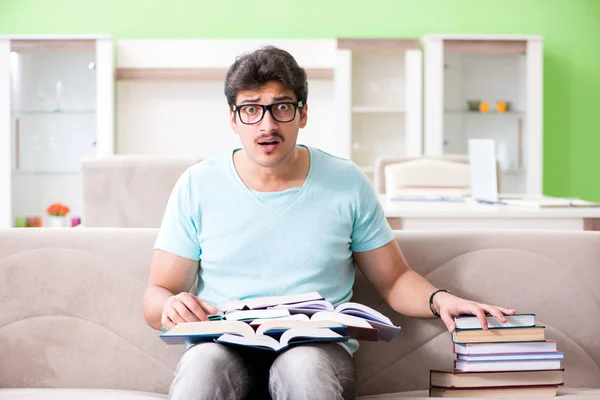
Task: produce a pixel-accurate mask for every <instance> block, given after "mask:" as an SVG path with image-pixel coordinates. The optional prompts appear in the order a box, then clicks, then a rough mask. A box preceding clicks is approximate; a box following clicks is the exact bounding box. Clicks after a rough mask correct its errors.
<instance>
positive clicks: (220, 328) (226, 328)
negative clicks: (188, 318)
mask: <svg viewBox="0 0 600 400" xmlns="http://www.w3.org/2000/svg"><path fill="white" fill-rule="evenodd" d="M220 333H235V334H239V335H244V336H254V329H252V327H251V326H250V325H248V324H246V323H245V322H240V321H202V322H182V323H180V324H177V325H175V326H174V327H172V328H171V329H169V330H168V331H167V332H165V333H163V334H162V335H161V336H180V335H214V334H220Z"/></svg>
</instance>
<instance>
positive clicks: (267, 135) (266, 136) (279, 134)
mask: <svg viewBox="0 0 600 400" xmlns="http://www.w3.org/2000/svg"><path fill="white" fill-rule="evenodd" d="M271 137H276V138H278V139H279V140H280V141H282V142H284V141H285V139H284V138H283V136H282V135H281V133H279V132H273V133H269V134H264V135H260V136H259V137H258V138H256V141H257V142H258V141H260V140H261V139H264V138H271Z"/></svg>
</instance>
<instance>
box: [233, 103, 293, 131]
mask: <svg viewBox="0 0 600 400" xmlns="http://www.w3.org/2000/svg"><path fill="white" fill-rule="evenodd" d="M302 106H304V104H303V103H302V102H301V101H299V102H298V103H287V102H286V103H274V104H268V105H264V104H241V105H234V106H233V107H232V109H233V112H236V111H237V113H238V115H239V116H240V121H242V123H244V124H246V125H254V124H258V123H259V122H260V121H262V119H263V118H264V117H265V112H267V110H268V111H269V112H270V113H271V116H272V117H273V119H274V120H275V121H277V122H291V121H293V120H294V118H296V110H297V109H298V107H300V108H302Z"/></svg>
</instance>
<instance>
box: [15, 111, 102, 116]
mask: <svg viewBox="0 0 600 400" xmlns="http://www.w3.org/2000/svg"><path fill="white" fill-rule="evenodd" d="M95 113H96V110H14V111H13V115H70V114H95Z"/></svg>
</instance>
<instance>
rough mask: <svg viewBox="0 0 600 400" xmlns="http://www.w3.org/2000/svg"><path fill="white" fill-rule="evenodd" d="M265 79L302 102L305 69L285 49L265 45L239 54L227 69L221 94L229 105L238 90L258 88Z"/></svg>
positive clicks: (305, 84)
mask: <svg viewBox="0 0 600 400" xmlns="http://www.w3.org/2000/svg"><path fill="white" fill-rule="evenodd" d="M269 81H279V82H281V83H283V84H284V85H285V86H286V87H288V88H289V89H291V90H293V91H294V93H295V94H296V97H297V98H298V101H301V102H302V103H304V104H306V100H307V97H308V82H307V81H306V71H305V70H304V68H302V67H300V66H299V65H298V63H297V62H296V60H295V59H294V57H293V56H292V55H291V54H290V53H288V52H287V51H285V50H282V49H278V48H277V47H273V46H266V47H263V48H261V49H258V50H256V51H254V52H252V53H246V54H242V55H241V56H239V57H237V58H236V60H235V62H234V63H233V65H232V66H231V67H229V70H228V71H227V77H226V78H225V97H226V98H227V103H228V104H229V107H230V108H231V107H232V106H233V105H234V104H235V99H236V97H237V95H238V93H239V92H241V91H243V90H258V89H260V87H261V86H263V85H264V84H266V83H267V82H269Z"/></svg>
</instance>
